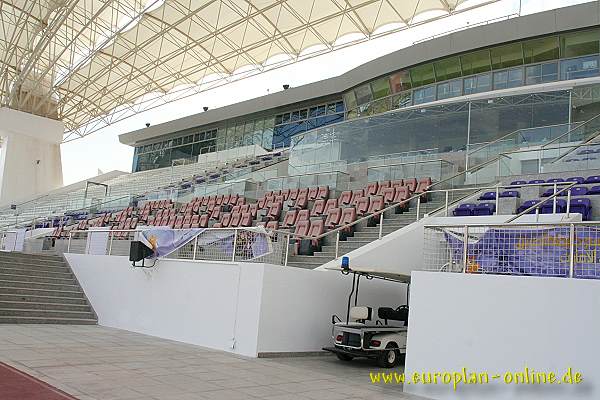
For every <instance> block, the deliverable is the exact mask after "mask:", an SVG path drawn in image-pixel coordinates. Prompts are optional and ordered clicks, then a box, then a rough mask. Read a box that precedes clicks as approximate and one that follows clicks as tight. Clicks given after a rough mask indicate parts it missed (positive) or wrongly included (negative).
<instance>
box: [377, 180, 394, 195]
mask: <svg viewBox="0 0 600 400" xmlns="http://www.w3.org/2000/svg"><path fill="white" fill-rule="evenodd" d="M390 187H392V183H391V182H390V181H381V182H379V189H378V190H377V195H378V196H381V195H383V191H384V190H385V189H387V188H390Z"/></svg>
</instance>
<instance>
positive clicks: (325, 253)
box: [288, 201, 443, 269]
mask: <svg viewBox="0 0 600 400" xmlns="http://www.w3.org/2000/svg"><path fill="white" fill-rule="evenodd" d="M442 205H443V203H441V202H435V201H430V202H428V203H427V209H428V210H433V209H436V208H438V207H441V206H442ZM420 214H421V216H422V215H423V211H421V212H420ZM416 219H417V213H416V208H415V207H411V209H410V210H409V211H405V212H403V213H402V214H393V213H392V214H386V215H385V216H384V219H383V229H382V235H383V236H385V235H388V234H390V233H392V232H395V231H397V230H398V229H401V228H403V227H405V226H407V225H410V224H412V223H413V222H415V221H416ZM378 239H379V225H377V226H366V224H362V223H359V224H357V225H356V228H355V232H354V236H352V237H349V238H347V239H346V240H345V241H340V243H339V256H340V257H341V256H343V255H345V254H347V253H350V252H351V251H353V250H356V249H358V248H359V247H362V246H364V245H366V244H369V243H371V242H373V241H375V240H378ZM334 258H335V234H332V235H330V236H329V237H327V238H326V242H325V243H324V244H323V245H322V246H321V251H320V252H315V254H314V255H313V256H298V255H294V256H292V255H290V256H289V258H288V266H290V267H297V268H306V269H315V268H317V267H320V266H321V265H323V264H325V263H327V262H329V261H331V260H333V259H334Z"/></svg>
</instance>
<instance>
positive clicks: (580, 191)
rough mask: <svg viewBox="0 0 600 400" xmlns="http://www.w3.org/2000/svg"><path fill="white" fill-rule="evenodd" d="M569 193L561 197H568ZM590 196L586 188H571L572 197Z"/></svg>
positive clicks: (563, 193)
mask: <svg viewBox="0 0 600 400" xmlns="http://www.w3.org/2000/svg"><path fill="white" fill-rule="evenodd" d="M568 192H569V191H568V190H565V191H564V192H562V193H561V194H559V196H567V193H568ZM586 194H588V189H587V188H586V187H585V186H575V187H572V188H571V196H585V195H586Z"/></svg>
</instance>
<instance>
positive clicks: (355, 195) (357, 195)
mask: <svg viewBox="0 0 600 400" xmlns="http://www.w3.org/2000/svg"><path fill="white" fill-rule="evenodd" d="M363 197H365V192H364V190H362V189H360V190H353V191H352V201H351V202H350V204H351V205H353V206H355V207H356V202H357V201H358V200H359V199H361V198H363Z"/></svg>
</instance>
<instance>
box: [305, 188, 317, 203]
mask: <svg viewBox="0 0 600 400" xmlns="http://www.w3.org/2000/svg"><path fill="white" fill-rule="evenodd" d="M318 194H319V188H318V187H311V188H309V189H308V197H307V199H308V201H313V200H315V199H316V198H317V195H318Z"/></svg>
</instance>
